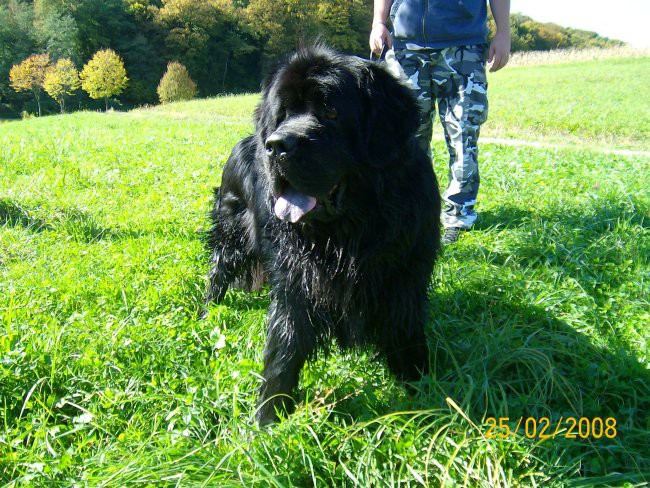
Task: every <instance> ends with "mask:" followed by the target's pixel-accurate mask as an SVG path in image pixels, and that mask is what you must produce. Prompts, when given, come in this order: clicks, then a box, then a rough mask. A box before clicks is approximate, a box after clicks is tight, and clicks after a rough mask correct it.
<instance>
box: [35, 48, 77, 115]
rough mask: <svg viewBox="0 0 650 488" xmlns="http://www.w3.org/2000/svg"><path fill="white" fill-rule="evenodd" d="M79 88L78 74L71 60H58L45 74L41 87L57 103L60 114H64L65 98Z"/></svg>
mask: <svg viewBox="0 0 650 488" xmlns="http://www.w3.org/2000/svg"><path fill="white" fill-rule="evenodd" d="M80 86H81V81H80V80H79V72H78V71H77V68H76V67H75V65H74V63H73V62H72V60H71V59H67V58H63V59H59V60H58V61H57V62H56V63H55V64H54V65H52V66H50V67H49V68H48V69H47V71H46V73H45V80H44V83H43V87H44V88H45V91H46V92H47V93H48V95H50V96H51V97H52V98H53V99H54V100H56V101H57V103H58V104H59V107H61V113H64V112H65V97H66V96H68V95H72V94H74V92H76V91H77V90H78V89H79V87H80Z"/></svg>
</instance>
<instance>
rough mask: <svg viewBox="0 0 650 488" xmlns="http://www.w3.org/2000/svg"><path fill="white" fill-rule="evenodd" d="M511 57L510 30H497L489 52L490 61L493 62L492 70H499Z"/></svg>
mask: <svg viewBox="0 0 650 488" xmlns="http://www.w3.org/2000/svg"><path fill="white" fill-rule="evenodd" d="M509 58H510V32H506V33H505V34H500V33H499V32H497V33H496V35H495V36H494V39H492V43H491V44H490V50H489V53H488V62H489V63H492V66H490V72H491V73H492V72H494V71H499V70H500V69H501V68H503V67H504V66H505V65H506V64H508V59H509Z"/></svg>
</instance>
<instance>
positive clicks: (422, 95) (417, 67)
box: [395, 49, 435, 158]
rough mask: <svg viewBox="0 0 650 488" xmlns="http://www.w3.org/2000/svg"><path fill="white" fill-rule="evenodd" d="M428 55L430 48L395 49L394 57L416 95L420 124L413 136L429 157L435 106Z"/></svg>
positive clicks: (429, 54)
mask: <svg viewBox="0 0 650 488" xmlns="http://www.w3.org/2000/svg"><path fill="white" fill-rule="evenodd" d="M430 56H431V50H430V49H422V50H410V49H403V50H400V51H395V58H396V59H397V61H399V63H400V65H401V66H402V69H403V71H404V74H405V75H406V77H407V78H408V80H409V83H410V85H411V87H412V88H413V90H414V91H415V95H416V97H417V101H418V105H419V108H420V126H419V128H418V131H417V134H416V136H415V137H416V139H417V141H418V144H419V145H420V147H421V148H422V149H423V150H424V151H425V152H426V153H427V155H428V156H429V158H431V135H432V131H433V126H432V116H433V109H434V108H435V107H434V105H433V103H432V97H431V62H430Z"/></svg>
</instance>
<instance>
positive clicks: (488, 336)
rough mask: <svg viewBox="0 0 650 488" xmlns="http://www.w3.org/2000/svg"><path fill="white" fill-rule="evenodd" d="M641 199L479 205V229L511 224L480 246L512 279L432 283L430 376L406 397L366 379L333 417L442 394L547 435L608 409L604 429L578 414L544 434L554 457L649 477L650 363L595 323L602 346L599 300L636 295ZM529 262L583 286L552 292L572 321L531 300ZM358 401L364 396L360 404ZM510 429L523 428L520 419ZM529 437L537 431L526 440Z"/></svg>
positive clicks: (420, 405) (419, 402) (468, 252)
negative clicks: (545, 206)
mask: <svg viewBox="0 0 650 488" xmlns="http://www.w3.org/2000/svg"><path fill="white" fill-rule="evenodd" d="M639 207H643V205H642V204H640V203H639V204H638V205H637V206H635V207H630V208H621V206H620V205H617V204H616V202H603V205H601V206H596V207H591V208H588V209H580V208H568V209H566V210H565V211H563V210H558V211H557V212H552V213H546V214H543V213H542V214H541V215H540V214H535V215H531V214H530V213H529V212H527V211H524V210H521V209H518V208H512V207H506V208H500V209H498V210H497V211H491V212H484V213H482V214H481V220H480V221H479V222H481V224H480V225H479V226H477V230H485V231H488V232H489V231H491V230H493V231H497V230H498V229H502V230H507V231H508V232H507V233H504V236H503V238H501V237H500V236H498V235H497V241H500V240H501V239H502V242H495V243H491V244H490V245H489V246H488V247H489V249H487V250H486V249H483V251H485V252H484V253H482V256H485V257H486V258H485V260H486V261H487V262H489V264H490V265H491V266H494V265H496V266H497V269H499V268H501V267H503V268H504V269H509V270H510V271H512V272H515V273H518V274H519V275H520V278H519V279H520V285H521V286H520V287H518V283H517V281H511V280H510V279H509V278H506V277H507V276H510V271H508V272H507V273H505V274H504V275H500V274H499V273H498V272H497V274H496V275H494V276H492V275H490V274H489V272H484V271H485V270H483V274H481V275H480V277H477V276H470V277H469V279H468V280H467V281H460V282H458V281H456V282H452V283H450V284H451V287H452V290H451V291H445V292H441V291H438V292H436V293H435V294H434V295H433V297H432V305H431V310H432V316H433V321H432V322H433V327H432V330H431V331H430V334H429V338H430V341H431V342H430V345H431V361H432V374H431V376H430V377H426V378H425V379H424V380H423V381H422V382H421V383H420V384H419V388H420V390H421V392H420V394H419V395H417V396H416V397H411V398H407V399H406V400H404V397H403V395H401V394H400V393H399V392H397V393H396V394H395V396H394V397H393V398H392V399H389V400H388V401H384V403H383V404H381V405H379V404H378V403H377V400H376V397H375V394H374V392H373V391H372V388H371V387H370V388H364V390H363V391H362V392H361V393H359V394H358V395H357V398H352V399H349V400H348V399H346V400H343V401H342V402H341V403H340V404H338V405H337V408H336V411H337V413H336V414H335V415H345V416H350V417H352V418H354V419H355V420H361V421H363V420H370V419H371V418H373V417H376V416H377V415H382V414H389V413H391V412H394V411H400V410H413V409H429V408H436V407H442V408H446V407H447V405H446V401H445V399H446V398H447V397H449V398H451V399H452V400H453V401H454V402H455V403H456V404H458V405H460V406H461V408H462V409H463V410H464V411H465V412H466V413H467V414H468V416H469V417H470V418H471V419H472V420H473V421H474V422H475V423H476V424H481V422H482V421H484V420H485V419H486V418H488V417H494V418H496V419H498V418H500V417H508V418H509V419H510V426H511V427H514V425H516V423H517V421H518V419H519V418H523V419H527V418H533V419H535V420H536V422H537V423H538V425H539V419H541V418H542V417H545V418H548V419H549V420H550V426H551V427H552V431H551V433H552V432H553V431H554V430H555V428H556V427H557V425H558V423H559V422H560V419H564V420H563V423H562V424H561V425H562V427H564V430H563V431H564V432H565V434H566V429H569V428H570V427H571V420H567V419H569V418H574V419H576V421H579V419H581V418H585V419H588V421H589V425H590V427H591V426H593V425H594V422H597V423H598V422H600V421H597V420H595V419H602V422H603V423H604V422H606V421H607V419H615V421H616V428H617V436H616V437H615V438H613V439H609V438H607V437H605V436H604V435H602V436H600V438H596V437H594V436H593V435H587V436H585V437H584V438H583V437H581V436H580V433H583V434H584V433H585V428H586V427H585V425H586V422H587V421H584V422H583V427H582V429H583V430H582V431H581V432H578V430H577V429H574V431H573V434H576V437H575V438H565V437H563V436H559V438H558V437H556V438H555V439H552V440H549V441H547V442H546V444H545V448H547V449H549V450H550V454H549V455H548V456H549V459H552V464H554V465H555V464H560V465H567V466H570V465H578V464H579V465H580V471H579V474H580V475H581V476H586V477H592V478H593V477H599V476H603V475H609V474H611V473H617V472H618V473H624V477H623V478H619V479H618V481H631V482H645V481H648V479H650V442H649V441H648V432H649V431H650V416H649V414H648V412H650V370H648V369H647V367H646V366H645V365H644V364H642V363H641V361H640V360H639V359H638V358H637V357H635V354H633V353H631V352H630V351H631V349H630V347H629V342H627V340H628V339H627V338H623V337H619V334H616V333H612V331H611V330H602V331H601V332H603V335H604V336H605V337H606V340H605V341H604V342H606V343H607V346H605V345H602V344H603V339H602V338H601V337H599V334H597V333H596V332H597V330H598V329H599V327H601V328H603V329H605V328H608V327H611V326H609V325H608V324H609V323H616V322H617V320H621V319H620V318H619V317H618V316H617V310H616V309H613V310H607V309H605V308H604V307H603V306H604V305H606V303H607V301H608V300H611V297H612V296H614V295H615V293H620V296H619V298H620V300H625V297H629V298H634V296H632V297H630V294H632V295H634V294H635V293H636V292H637V291H635V290H637V288H630V286H629V283H630V280H634V279H635V278H634V274H633V270H634V268H633V266H635V265H634V264H633V262H634V261H635V260H637V261H638V260H639V259H641V260H643V259H644V258H643V256H646V257H647V256H649V255H650V252H649V248H648V246H649V244H648V240H647V239H645V240H644V239H643V235H644V233H645V231H646V229H647V228H648V220H649V219H648V218H647V217H646V216H645V213H646V212H645V211H644V210H643V209H642V210H639ZM476 251H477V248H476V246H474V245H471V244H469V245H466V246H463V245H461V246H459V247H457V248H454V249H452V250H451V253H452V255H453V256H454V257H455V258H456V259H458V260H459V261H460V262H461V263H462V262H465V263H467V264H468V265H475V264H479V265H482V264H484V263H481V262H480V261H481V260H482V258H478V261H477V254H476ZM443 259H444V258H443ZM642 265H643V263H642ZM529 270H539V272H540V277H542V278H541V279H544V277H546V278H549V279H551V282H548V283H547V288H548V290H547V292H548V293H550V294H553V293H554V292H556V291H557V290H556V289H555V288H554V287H553V282H552V279H553V276H560V277H566V278H568V279H571V280H575V281H576V282H578V283H579V284H580V287H579V288H577V289H576V292H578V291H579V292H580V293H582V296H581V297H580V298H579V297H578V296H577V295H572V293H571V291H570V290H567V289H565V290H563V292H564V294H565V297H561V296H560V298H559V299H554V300H556V302H555V303H558V302H557V300H561V303H565V304H566V305H567V308H568V309H571V308H572V307H573V308H574V310H573V311H572V312H571V313H570V314H569V316H571V317H573V319H572V320H575V322H576V323H573V322H572V323H568V322H566V321H565V320H562V319H560V318H558V317H557V316H556V315H555V314H556V313H557V312H555V310H558V309H564V306H561V307H549V308H545V307H544V306H543V305H542V306H540V305H534V304H532V303H531V294H530V293H529V292H527V291H526V290H525V287H526V278H525V277H527V276H530V275H529V274H527V272H528V271H529ZM546 271H548V274H547V273H546ZM639 280H640V278H639ZM446 289H447V290H448V289H449V287H447V288H446ZM619 289H620V290H619ZM640 290H641V288H640V287H639V288H638V292H639V293H640ZM545 292H546V291H545ZM574 298H575V302H574V300H573V299H574ZM591 299H593V300H591ZM638 301H639V303H641V301H642V300H641V299H640V297H639V298H638ZM541 302H543V300H541ZM637 306H639V305H638V304H637ZM594 307H595V308H594ZM551 310H553V311H551ZM638 332H639V333H641V334H642V333H643V332H642V331H641V330H639V331H638ZM590 334H594V335H593V336H592V335H590ZM369 386H371V385H369ZM352 388H353V387H352V386H350V387H349V388H348V387H343V388H342V389H341V390H340V391H339V392H337V394H336V396H337V397H339V398H346V395H349V393H350V391H351V389H352ZM364 402H366V403H368V404H370V405H371V406H370V407H368V408H365V409H364V408H363V407H362V405H363V404H364ZM371 410H372V411H371ZM610 423H611V420H610ZM531 424H532V421H531ZM522 425H523V424H522ZM551 427H549V428H551ZM485 431H486V432H487V427H486V428H485ZM519 433H520V434H525V432H524V427H523V426H522V427H521V428H520V430H519ZM536 441H539V437H538V438H536V439H531V441H530V442H531V443H534V442H536Z"/></svg>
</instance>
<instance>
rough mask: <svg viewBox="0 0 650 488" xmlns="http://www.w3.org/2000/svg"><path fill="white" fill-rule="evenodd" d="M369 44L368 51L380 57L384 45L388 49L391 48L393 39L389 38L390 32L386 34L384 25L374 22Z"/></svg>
mask: <svg viewBox="0 0 650 488" xmlns="http://www.w3.org/2000/svg"><path fill="white" fill-rule="evenodd" d="M369 44H370V50H371V51H372V52H373V53H374V54H376V55H377V56H379V55H381V51H382V49H383V48H384V45H386V46H388V49H390V48H392V47H393V39H392V38H391V36H390V32H388V28H387V27H386V24H383V23H380V22H375V23H374V24H373V25H372V31H370V41H369Z"/></svg>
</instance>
